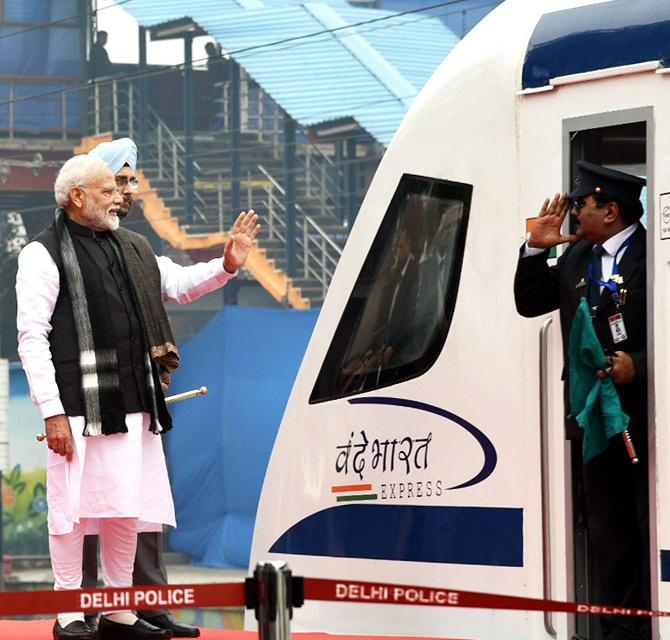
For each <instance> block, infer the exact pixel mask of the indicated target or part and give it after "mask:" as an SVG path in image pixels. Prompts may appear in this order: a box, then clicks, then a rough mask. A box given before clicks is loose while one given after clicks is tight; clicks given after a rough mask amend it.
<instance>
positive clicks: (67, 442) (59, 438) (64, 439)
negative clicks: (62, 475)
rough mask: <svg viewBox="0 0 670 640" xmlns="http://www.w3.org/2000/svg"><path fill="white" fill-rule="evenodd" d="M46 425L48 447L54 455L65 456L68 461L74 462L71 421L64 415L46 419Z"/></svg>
mask: <svg viewBox="0 0 670 640" xmlns="http://www.w3.org/2000/svg"><path fill="white" fill-rule="evenodd" d="M44 425H45V427H46V434H47V446H48V447H49V449H51V450H52V451H53V452H54V453H57V454H59V455H61V456H65V457H66V458H67V461H68V462H70V460H72V452H73V442H72V430H71V429H70V421H69V420H68V418H67V416H66V415H65V414H64V413H61V414H60V415H57V416H51V417H50V418H45V420H44Z"/></svg>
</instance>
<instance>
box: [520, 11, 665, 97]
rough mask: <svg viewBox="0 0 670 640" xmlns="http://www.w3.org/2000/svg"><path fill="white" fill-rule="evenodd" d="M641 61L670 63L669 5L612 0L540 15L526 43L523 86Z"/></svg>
mask: <svg viewBox="0 0 670 640" xmlns="http://www.w3.org/2000/svg"><path fill="white" fill-rule="evenodd" d="M644 62H658V63H659V64H660V65H662V66H667V63H668V62H670V3H668V2H666V1H664V0H610V1H609V2H598V3H597V4H589V5H586V6H581V7H574V8H570V9H564V10H561V11H554V12H551V13H546V14H544V15H543V16H542V17H541V18H540V20H539V22H538V24H537V26H536V27H535V30H534V31H533V35H532V37H531V39H530V42H529V44H528V50H527V53H526V59H525V62H524V65H523V74H522V88H523V89H536V88H539V87H544V86H549V85H550V84H551V81H552V79H554V78H558V77H562V76H568V75H574V74H577V73H586V72H589V71H598V70H601V69H610V68H614V67H624V66H628V65H633V64H640V63H644Z"/></svg>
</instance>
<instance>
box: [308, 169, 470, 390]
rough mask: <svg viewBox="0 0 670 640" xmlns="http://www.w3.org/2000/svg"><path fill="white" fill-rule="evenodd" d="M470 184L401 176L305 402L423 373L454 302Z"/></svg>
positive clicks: (434, 355)
mask: <svg viewBox="0 0 670 640" xmlns="http://www.w3.org/2000/svg"><path fill="white" fill-rule="evenodd" d="M471 197H472V187H471V186H470V185H466V184H461V183H456V182H449V181H444V180H436V179H431V178H424V177H419V176H411V175H404V176H403V178H402V180H401V181H400V184H399V186H398V188H397V190H396V192H395V194H394V196H393V199H392V200H391V204H390V205H389V207H388V209H387V211H386V214H385V216H384V219H383V220H382V223H381V226H380V228H379V231H378V232H377V235H376V237H375V239H374V241H373V243H372V247H371V249H370V252H369V254H368V256H367V258H366V260H365V262H364V264H363V267H362V269H361V272H360V274H359V275H358V278H357V280H356V283H355V285H354V288H353V291H352V293H351V296H350V297H349V300H348V302H347V305H346V307H345V309H344V313H343V315H342V318H341V319H340V323H339V325H338V327H337V330H336V332H335V336H334V338H333V341H332V343H331V344H330V347H329V349H328V352H327V355H326V358H325V360H324V363H323V366H322V367H321V371H320V372H319V375H318V378H317V380H316V383H315V385H314V389H313V390H312V394H311V396H310V403H318V402H324V401H326V400H334V399H337V398H341V397H345V396H349V395H353V394H356V393H362V392H365V391H372V390H374V389H379V388H382V387H387V386H389V385H392V384H396V383H398V382H403V381H405V380H409V379H411V378H414V377H416V376H419V375H421V374H422V373H424V372H425V371H426V370H427V369H428V368H429V367H430V366H431V365H432V364H433V363H434V362H435V360H436V359H437V356H438V355H439V353H440V351H441V349H442V346H443V345H444V341H445V340H446V337H447V333H448V331H449V325H450V322H451V318H452V315H453V311H454V306H455V303H456V294H457V292H458V282H459V279H460V272H461V265H462V261H463V249H464V246H465V235H466V230H467V221H468V215H469V211H470V201H471Z"/></svg>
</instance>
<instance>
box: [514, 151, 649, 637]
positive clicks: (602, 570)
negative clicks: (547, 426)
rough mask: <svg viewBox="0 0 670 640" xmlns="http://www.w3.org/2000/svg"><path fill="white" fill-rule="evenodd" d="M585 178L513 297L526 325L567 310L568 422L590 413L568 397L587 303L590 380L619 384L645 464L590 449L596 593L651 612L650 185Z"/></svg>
mask: <svg viewBox="0 0 670 640" xmlns="http://www.w3.org/2000/svg"><path fill="white" fill-rule="evenodd" d="M578 170H579V176H578V178H577V181H576V183H577V184H576V186H575V189H574V190H573V191H572V192H571V193H570V194H562V195H559V194H557V195H556V196H554V198H552V199H549V198H547V200H545V202H544V204H543V205H542V208H541V210H540V213H539V217H538V219H537V220H536V224H535V226H534V227H533V230H532V232H531V234H530V237H529V238H528V241H527V242H526V244H525V245H524V246H523V247H522V248H521V252H520V256H519V261H518V264H517V271H516V276H515V279H514V297H515V301H516V307H517V311H518V312H519V313H520V314H521V315H522V316H525V317H534V316H539V315H542V314H544V313H548V312H551V311H554V310H556V309H559V310H560V317H561V330H562V334H563V346H564V358H565V365H566V367H565V368H566V371H567V370H568V369H569V370H570V371H571V372H573V373H572V378H571V379H568V380H566V384H567V385H568V389H566V394H565V397H566V416H570V414H571V409H572V410H574V412H576V413H578V412H579V410H581V407H570V406H569V401H568V398H569V397H573V398H574V397H575V395H574V393H575V391H576V386H577V384H578V381H577V380H576V379H575V378H576V376H575V375H574V371H575V370H576V367H574V366H573V365H577V364H583V363H576V362H574V361H573V362H571V361H570V353H569V349H568V347H569V344H570V333H571V329H572V327H573V322H575V317H576V314H577V312H578V309H579V307H580V304H582V310H583V309H584V307H585V305H586V304H588V307H586V309H588V311H589V312H590V316H591V321H592V325H593V330H594V331H595V336H597V341H598V342H600V346H601V347H602V350H603V351H604V353H605V354H607V359H605V358H604V357H603V361H602V365H600V367H593V368H592V371H591V372H590V375H591V376H592V378H593V380H594V381H596V382H597V379H598V378H600V379H606V380H607V384H611V383H613V385H614V389H615V390H616V395H615V398H614V399H616V396H618V400H619V401H620V405H621V408H622V410H623V413H622V414H621V415H622V417H621V420H623V421H624V422H625V423H627V426H628V431H629V433H630V436H631V438H632V440H633V442H634V443H635V447H636V449H637V456H638V458H639V464H632V460H631V456H630V455H629V452H628V451H627V449H626V443H625V440H624V439H623V438H621V437H612V438H611V439H609V440H604V444H603V447H602V450H600V451H598V450H597V449H595V450H594V449H589V450H588V451H587V450H586V449H585V455H584V467H583V482H584V497H585V503H586V511H587V525H588V532H589V539H590V542H591V549H592V551H593V554H594V558H595V563H596V567H597V575H598V584H597V590H598V592H599V600H600V602H602V603H607V604H613V605H618V606H622V607H642V608H648V607H649V603H650V595H649V505H648V486H647V482H648V481H647V470H648V456H647V378H646V371H647V333H646V325H647V319H646V278H645V242H646V240H645V230H644V227H642V225H641V224H640V223H639V220H640V218H641V216H642V212H643V209H642V204H641V202H640V193H641V189H642V186H643V185H644V184H645V181H644V180H643V179H642V178H638V177H637V176H633V175H630V174H627V173H623V172H621V171H615V170H613V169H608V168H606V167H603V166H600V165H597V164H593V163H590V162H584V161H581V162H579V163H578ZM569 210H572V211H573V215H574V216H575V218H576V221H577V223H578V228H577V232H576V235H563V234H562V233H561V225H562V223H563V220H564V218H565V216H566V215H567V213H568V211H569ZM564 242H569V243H571V244H570V246H569V247H568V248H567V249H566V250H565V252H564V253H563V255H562V256H561V257H560V258H559V259H558V261H557V264H556V266H549V265H548V264H547V259H548V257H549V251H548V250H549V249H550V248H551V247H554V246H557V245H559V244H561V243H564ZM582 299H585V302H584V303H582ZM575 324H576V323H575ZM589 329H590V327H589ZM573 360H574V358H573ZM565 377H566V379H567V378H570V376H569V375H567V374H566V376H565ZM610 380H611V383H610V382H609V381H610ZM570 392H572V395H571V393H570ZM628 418H630V419H629V420H628ZM580 424H582V423H581V422H580ZM566 427H567V435H568V437H569V438H571V439H575V438H582V437H583V431H582V430H581V429H580V428H579V427H578V426H577V425H576V423H575V421H574V420H573V419H571V418H568V419H567V420H566ZM585 444H586V443H585ZM601 623H602V627H603V638H604V639H605V640H624V639H632V638H635V639H639V640H650V638H651V625H650V622H649V620H646V619H641V618H640V619H638V618H620V617H616V616H602V617H601Z"/></svg>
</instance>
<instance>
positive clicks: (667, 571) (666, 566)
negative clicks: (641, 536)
mask: <svg viewBox="0 0 670 640" xmlns="http://www.w3.org/2000/svg"><path fill="white" fill-rule="evenodd" d="M661 581H662V582H670V550H669V549H661Z"/></svg>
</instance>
